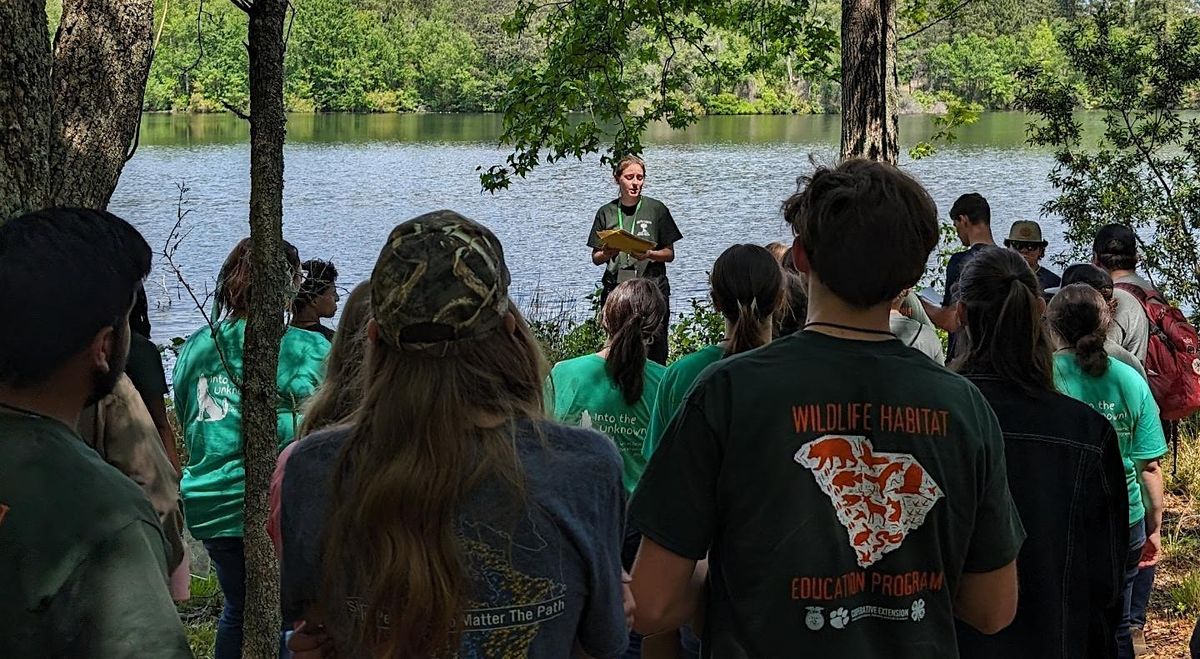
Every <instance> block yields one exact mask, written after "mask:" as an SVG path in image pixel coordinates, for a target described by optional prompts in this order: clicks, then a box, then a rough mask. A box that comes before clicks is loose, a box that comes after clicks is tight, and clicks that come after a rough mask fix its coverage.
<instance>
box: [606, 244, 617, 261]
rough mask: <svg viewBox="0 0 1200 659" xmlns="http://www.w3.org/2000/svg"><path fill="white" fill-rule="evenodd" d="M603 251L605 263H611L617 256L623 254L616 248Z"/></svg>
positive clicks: (607, 248)
mask: <svg viewBox="0 0 1200 659" xmlns="http://www.w3.org/2000/svg"><path fill="white" fill-rule="evenodd" d="M603 251H604V260H605V261H611V260H613V259H615V258H616V257H617V254H620V253H621V250H619V249H617V248H616V247H605V248H604V250H603Z"/></svg>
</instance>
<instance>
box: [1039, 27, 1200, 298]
mask: <svg viewBox="0 0 1200 659" xmlns="http://www.w3.org/2000/svg"><path fill="white" fill-rule="evenodd" d="M1059 41H1060V43H1061V44H1062V46H1063V50H1064V52H1065V54H1066V57H1067V59H1068V61H1069V62H1070V65H1071V68H1072V69H1073V70H1075V71H1077V72H1078V73H1079V76H1080V79H1079V81H1078V82H1077V81H1075V80H1071V79H1064V78H1062V77H1060V76H1055V75H1053V74H1051V73H1048V72H1046V71H1045V70H1039V69H1036V68H1032V67H1030V68H1026V69H1025V70H1024V71H1023V72H1022V79H1023V81H1024V83H1025V89H1024V91H1023V94H1022V101H1023V102H1024V104H1025V106H1026V107H1028V109H1029V111H1030V112H1031V113H1033V114H1034V115H1035V117H1036V118H1037V121H1036V122H1034V123H1033V124H1031V125H1030V128H1029V135H1030V137H1029V141H1030V143H1031V144H1035V145H1045V146H1050V147H1053V148H1054V149H1055V166H1054V169H1053V170H1052V171H1051V173H1050V181H1051V183H1053V184H1054V186H1055V188H1057V189H1058V191H1059V196H1058V198H1057V199H1054V200H1052V201H1050V202H1048V203H1046V204H1045V205H1044V206H1043V212H1044V213H1046V214H1048V215H1057V216H1060V217H1061V218H1062V221H1063V225H1064V227H1065V228H1066V238H1067V240H1068V242H1069V243H1070V244H1071V245H1072V247H1073V248H1074V251H1075V256H1076V257H1078V258H1083V257H1086V256H1088V255H1089V252H1090V251H1091V244H1092V239H1093V237H1094V236H1095V233H1096V231H1097V229H1099V228H1100V227H1101V226H1103V225H1105V224H1109V223H1112V222H1119V223H1124V224H1129V225H1131V226H1133V227H1134V229H1135V230H1136V231H1137V232H1138V234H1139V235H1140V236H1141V238H1142V240H1141V245H1140V254H1141V263H1140V266H1141V268H1143V269H1145V270H1146V271H1147V272H1148V273H1149V274H1150V275H1151V277H1152V279H1153V280H1154V281H1155V283H1156V284H1158V285H1159V286H1160V287H1161V288H1162V289H1163V292H1164V293H1165V294H1166V295H1167V296H1168V297H1169V298H1171V299H1174V300H1176V301H1179V302H1182V303H1184V304H1186V305H1188V306H1190V307H1191V308H1192V309H1200V285H1198V282H1197V275H1198V272H1197V269H1196V265H1197V262H1198V257H1200V254H1198V252H1197V239H1198V234H1200V120H1197V119H1194V118H1193V119H1190V120H1189V119H1185V118H1184V117H1183V116H1182V115H1181V114H1180V112H1179V109H1180V108H1181V107H1184V106H1185V105H1187V104H1188V103H1190V102H1194V100H1195V95H1196V94H1197V93H1200V16H1195V15H1193V16H1187V17H1183V18H1180V19H1179V20H1178V21H1177V22H1174V23H1170V24H1166V25H1160V26H1158V28H1157V29H1152V30H1151V29H1146V26H1144V25H1141V24H1138V23H1136V22H1134V21H1132V20H1131V19H1130V17H1129V16H1128V15H1126V14H1125V13H1124V12H1122V11H1121V10H1120V9H1119V8H1113V7H1109V6H1101V7H1099V8H1098V9H1096V10H1093V11H1092V12H1090V13H1089V14H1088V15H1087V16H1086V17H1084V18H1083V19H1082V20H1080V21H1079V22H1077V23H1076V24H1074V25H1072V26H1071V27H1070V28H1069V29H1066V30H1064V31H1063V32H1062V34H1061V35H1060V36H1059ZM1085 101H1087V102H1089V103H1090V105H1091V106H1092V107H1094V108H1096V109H1098V110H1100V111H1102V112H1104V131H1103V134H1102V135H1100V136H1098V137H1097V136H1092V135H1089V136H1087V138H1088V139H1087V140H1086V141H1085V139H1084V137H1085V136H1084V135H1083V130H1082V127H1081V124H1080V123H1079V122H1078V121H1077V120H1076V119H1075V117H1074V114H1073V113H1074V110H1075V108H1076V107H1078V106H1079V105H1081V104H1083V103H1084V102H1085Z"/></svg>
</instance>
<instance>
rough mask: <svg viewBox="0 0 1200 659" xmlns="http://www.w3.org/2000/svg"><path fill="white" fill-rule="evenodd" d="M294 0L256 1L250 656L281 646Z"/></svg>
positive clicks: (259, 657) (249, 345) (248, 354)
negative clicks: (275, 514)
mask: <svg viewBox="0 0 1200 659" xmlns="http://www.w3.org/2000/svg"><path fill="white" fill-rule="evenodd" d="M286 10H287V0H254V3H253V5H252V6H251V8H250V12H249V13H250V38H249V48H250V238H251V241H252V247H251V250H250V259H251V289H250V314H249V317H248V318H247V322H246V345H245V353H244V354H245V372H244V374H243V389H242V403H243V406H244V407H243V417H242V419H243V425H242V432H243V438H244V446H245V449H244V450H245V457H246V501H245V547H246V608H245V612H246V613H245V624H244V629H245V643H244V646H243V649H242V656H243V657H245V658H246V659H274V658H275V657H276V656H278V652H279V629H280V620H279V568H278V565H277V563H276V561H275V552H274V550H273V549H272V547H271V542H270V539H269V538H268V537H267V533H266V524H267V510H268V508H267V490H268V486H269V483H270V479H271V472H272V471H273V470H274V469H275V457H276V443H277V440H276V436H277V435H276V423H277V421H276V414H275V410H276V396H277V395H278V394H277V393H276V387H275V380H276V370H277V368H278V364H279V342H280V339H281V337H282V336H283V331H284V324H283V309H284V306H285V304H286V300H287V297H286V296H287V293H286V291H287V287H288V286H289V284H290V282H291V277H292V273H291V269H290V267H289V266H287V265H286V262H285V259H284V256H283V254H284V252H283V141H284V138H285V128H284V122H285V118H284V114H283V55H284V41H283V20H284V14H285V12H286Z"/></svg>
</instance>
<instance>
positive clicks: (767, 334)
mask: <svg viewBox="0 0 1200 659" xmlns="http://www.w3.org/2000/svg"><path fill="white" fill-rule="evenodd" d="M731 336H733V323H732V322H731V321H730V320H729V319H728V318H725V336H723V337H721V340H720V341H717V343H716V345H717V346H718V347H720V348H726V347H728V346H729V337H731ZM754 338H755V339H757V340H756V341H755V343H756V344H757V345H760V346H765V345H767V344H768V343H770V342H771V338H772V335H771V324H770V323H767V324H765V325H763V327H762V329H761V330H760V331H759V334H758V336H756V337H754Z"/></svg>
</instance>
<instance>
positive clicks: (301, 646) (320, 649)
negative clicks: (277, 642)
mask: <svg viewBox="0 0 1200 659" xmlns="http://www.w3.org/2000/svg"><path fill="white" fill-rule="evenodd" d="M287 647H288V650H291V651H292V658H293V659H330V658H332V657H335V656H336V653H334V651H333V639H331V638H329V634H327V633H326V632H325V626H324V625H314V626H312V628H311V629H310V628H309V624H308V621H307V620H301V621H300V622H298V623H296V628H295V631H293V632H292V636H291V637H290V638H289V639H288V642H287Z"/></svg>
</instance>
